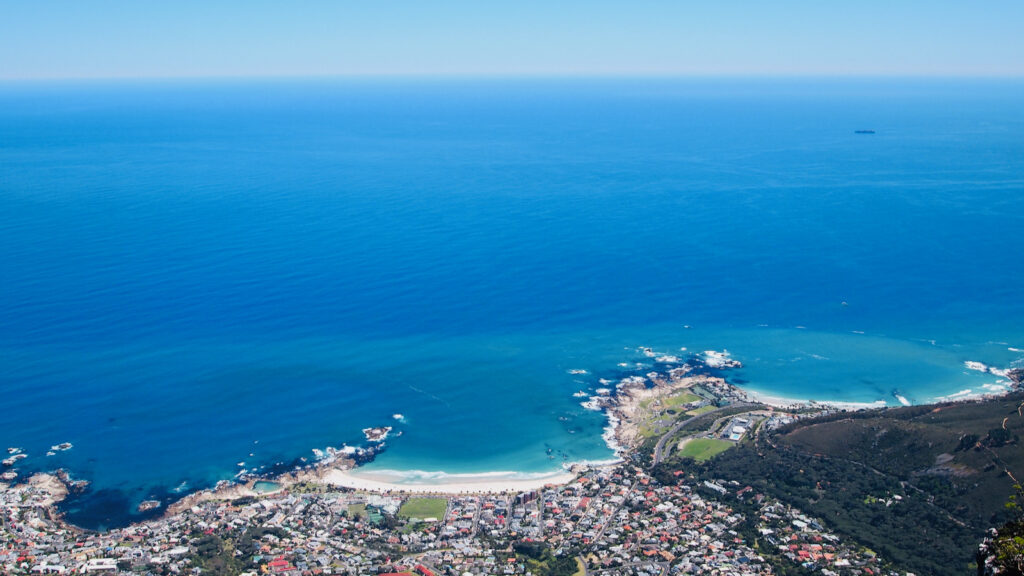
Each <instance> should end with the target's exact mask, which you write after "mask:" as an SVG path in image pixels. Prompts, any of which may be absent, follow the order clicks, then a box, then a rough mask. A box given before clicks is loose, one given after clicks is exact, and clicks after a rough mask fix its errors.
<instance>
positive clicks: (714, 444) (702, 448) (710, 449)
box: [679, 438, 732, 462]
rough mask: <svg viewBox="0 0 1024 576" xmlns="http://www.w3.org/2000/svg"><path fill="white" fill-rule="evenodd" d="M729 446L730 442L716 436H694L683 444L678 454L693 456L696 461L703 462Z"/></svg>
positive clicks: (687, 456)
mask: <svg viewBox="0 0 1024 576" xmlns="http://www.w3.org/2000/svg"><path fill="white" fill-rule="evenodd" d="M730 447H732V442H726V441H725V440H719V439H717V438H694V439H693V440H690V441H689V442H687V443H686V445H685V446H683V449H682V450H681V451H680V452H679V455H680V456H683V457H686V458H693V459H694V460H697V461H698V462H703V461H705V460H710V459H712V458H714V457H715V456H716V455H718V454H721V453H722V452H725V451H726V450H728V449H729V448H730Z"/></svg>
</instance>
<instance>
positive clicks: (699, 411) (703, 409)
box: [686, 405, 715, 416]
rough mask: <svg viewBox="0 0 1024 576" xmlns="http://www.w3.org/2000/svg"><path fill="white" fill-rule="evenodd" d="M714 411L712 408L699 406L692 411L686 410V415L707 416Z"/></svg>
mask: <svg viewBox="0 0 1024 576" xmlns="http://www.w3.org/2000/svg"><path fill="white" fill-rule="evenodd" d="M714 409H715V407H714V406H711V405H708V406H701V407H700V408H694V409H693V410H687V411H686V413H687V414H688V415H690V416H700V415H701V414H707V413H708V412H711V411H713V410H714Z"/></svg>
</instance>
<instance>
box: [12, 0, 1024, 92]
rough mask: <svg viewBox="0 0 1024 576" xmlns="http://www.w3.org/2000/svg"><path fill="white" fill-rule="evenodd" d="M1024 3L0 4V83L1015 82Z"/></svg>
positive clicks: (489, 0) (109, 0)
mask: <svg viewBox="0 0 1024 576" xmlns="http://www.w3.org/2000/svg"><path fill="white" fill-rule="evenodd" d="M1022 30H1024V1H1021V0H988V1H986V2H964V1H962V0H960V1H944V0H934V1H930V2H924V1H914V2H911V1H905V0H888V1H879V0H858V1H856V2H830V1H828V0H815V1H810V0H774V1H773V2H751V1H739V0H718V1H713V2H712V1H708V2H699V3H698V2H690V1H685V0H674V1H669V0H666V1H650V0H631V1H618V2H611V1H605V0H589V1H576V0H563V1H555V2H539V1H534V0H517V1H498V0H472V1H470V0H450V1H444V0H437V1H435V2H430V1H427V0H394V1H388V0H378V1H365V0H364V1H359V2H356V1H342V0H334V1H321V0H308V1H303V2H300V1H295V2H287V1H283V0H248V1H245V2H241V1H232V0H221V1H212V0H203V1H192V0H176V1H171V2H168V1H166V0H161V1H151V0H91V1H88V2H85V1H81V0H47V1H44V2H31V1H21V0H0V80H21V79H63V78H175V77H239V76H241V77H247V76H333V75H360V76H362V75H443V76H450V75H466V76H490V75H538V76H618V75H629V76H637V75H639V76H660V75H669V76H686V75H691V76H708V75H712V76H714V75H724V76H763V75H769V76H771V75H775V76H792V75H800V76H822V75H824V76H1013V77H1024V32H1022Z"/></svg>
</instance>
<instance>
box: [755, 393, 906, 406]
mask: <svg viewBox="0 0 1024 576" xmlns="http://www.w3.org/2000/svg"><path fill="white" fill-rule="evenodd" d="M743 392H744V393H745V394H746V395H747V396H748V397H749V398H750V399H751V400H753V401H754V402H760V403H761V404H767V405H768V406H774V407H776V408H792V407H794V406H830V407H832V408H837V409H839V410H866V409H870V408H885V407H886V406H888V404H886V402H885V401H884V400H876V401H874V402H837V401H832V400H797V399H794V398H781V397H779V396H769V395H768V394H762V393H761V392H755V391H753V390H743Z"/></svg>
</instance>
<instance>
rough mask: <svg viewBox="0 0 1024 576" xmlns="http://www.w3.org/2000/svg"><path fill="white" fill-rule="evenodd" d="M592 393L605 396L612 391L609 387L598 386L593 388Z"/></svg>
mask: <svg viewBox="0 0 1024 576" xmlns="http://www.w3.org/2000/svg"><path fill="white" fill-rule="evenodd" d="M594 393H595V394H597V395H598V396H607V395H609V394H611V393H612V391H611V388H598V389H597V390H594Z"/></svg>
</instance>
